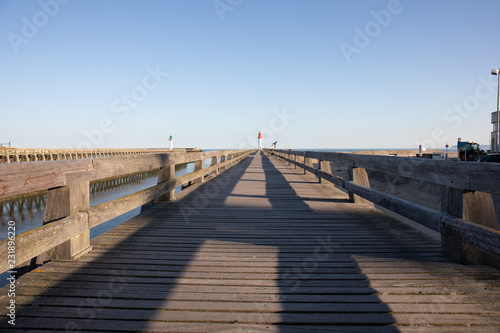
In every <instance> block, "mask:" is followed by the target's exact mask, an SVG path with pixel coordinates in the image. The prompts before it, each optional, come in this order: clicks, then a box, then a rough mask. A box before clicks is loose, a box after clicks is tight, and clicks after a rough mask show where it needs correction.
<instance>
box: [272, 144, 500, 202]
mask: <svg viewBox="0 0 500 333" xmlns="http://www.w3.org/2000/svg"><path fill="white" fill-rule="evenodd" d="M277 152H280V151H279V150H277ZM287 152H288V153H290V154H292V153H293V154H297V155H302V154H305V155H306V157H308V158H317V159H321V160H324V161H331V162H335V163H353V165H354V167H359V168H365V169H368V170H374V171H380V172H390V173H393V174H396V175H399V176H403V177H407V178H413V179H418V180H423V181H426V182H430V183H434V184H438V185H445V186H451V187H455V188H461V189H464V190H471V191H481V192H487V193H499V189H500V165H496V164H492V163H463V162H454V161H434V160H432V159H419V158H406V157H405V158H403V157H396V156H372V155H360V154H347V153H334V152H312V151H307V152H295V151H287Z"/></svg>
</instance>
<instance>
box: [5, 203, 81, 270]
mask: <svg viewBox="0 0 500 333" xmlns="http://www.w3.org/2000/svg"><path fill="white" fill-rule="evenodd" d="M88 229H89V225H88V215H87V213H86V212H84V213H76V214H73V215H71V216H68V217H66V218H64V219H62V220H59V221H57V222H54V223H49V224H46V225H43V226H41V227H39V228H36V229H34V230H31V231H29V232H26V233H24V234H22V235H18V236H16V262H17V263H22V262H26V261H28V260H30V259H31V258H34V257H36V256H38V255H40V254H42V253H44V252H47V251H49V250H50V249H52V248H54V247H55V246H58V245H60V244H62V243H64V242H66V241H68V240H70V239H71V238H73V237H76V236H78V235H80V234H81V233H83V232H86V231H87V230H88ZM7 249H8V239H7V240H4V241H2V242H0V256H1V257H2V258H7ZM8 269H9V267H8V264H7V260H1V261H0V271H2V272H5V271H7V270H8Z"/></svg>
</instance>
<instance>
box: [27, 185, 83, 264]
mask: <svg viewBox="0 0 500 333" xmlns="http://www.w3.org/2000/svg"><path fill="white" fill-rule="evenodd" d="M89 192H90V191H89V182H88V181H86V182H81V183H75V184H71V185H68V186H63V187H56V188H52V189H49V191H48V192H47V202H46V204H45V212H44V217H43V224H47V223H51V222H53V221H56V220H59V219H61V218H64V217H67V216H69V215H71V214H74V213H77V212H83V211H87V210H88V209H89V207H90V194H89ZM54 237H57V235H54ZM91 249H92V247H91V246H90V229H87V230H86V231H84V232H82V233H81V234H79V235H78V236H76V237H73V238H72V239H70V240H69V241H66V242H64V243H63V244H61V245H58V246H56V247H55V248H53V249H52V250H50V251H47V252H45V253H44V254H42V255H41V256H38V257H37V264H42V263H43V262H45V261H47V260H53V259H62V260H74V259H76V258H78V257H80V256H82V255H83V254H85V253H87V252H89V251H90V250H91Z"/></svg>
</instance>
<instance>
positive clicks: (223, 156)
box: [219, 155, 226, 171]
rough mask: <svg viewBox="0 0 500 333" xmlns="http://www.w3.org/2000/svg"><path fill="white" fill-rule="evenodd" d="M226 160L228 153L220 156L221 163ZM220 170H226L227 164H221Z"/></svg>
mask: <svg viewBox="0 0 500 333" xmlns="http://www.w3.org/2000/svg"><path fill="white" fill-rule="evenodd" d="M225 161H226V155H221V157H220V163H221V164H222V163H224V162H225ZM220 170H226V166H225V165H223V166H221V167H220V168H219V171H220Z"/></svg>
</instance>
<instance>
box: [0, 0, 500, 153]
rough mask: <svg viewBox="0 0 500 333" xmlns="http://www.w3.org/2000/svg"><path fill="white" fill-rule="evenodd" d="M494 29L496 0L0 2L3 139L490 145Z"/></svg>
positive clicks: (76, 143)
mask: <svg viewBox="0 0 500 333" xmlns="http://www.w3.org/2000/svg"><path fill="white" fill-rule="evenodd" d="M499 26H500V1H498V0H480V1H472V0H470V1H465V0H441V1H435V0H420V1H418V0H413V1H410V0H400V1H397V0H390V1H388V0H387V1H375V0H369V1H353V0H342V1H341V0H316V1H311V0H274V1H267V0H220V1H213V0H176V1H173V0H164V1H160V0H157V1H152V0H151V1H130V0H129V1H118V0H116V1H111V0H108V1H106V0H87V1H78V0H72V1H67V0H64V1H63V0H59V1H57V0H40V1H28V0H26V1H14V0H3V1H2V0H0V30H1V33H0V36H1V37H0V62H1V67H0V87H1V90H2V93H1V96H2V98H1V99H0V110H1V117H0V142H7V141H9V140H12V143H13V145H14V146H17V147H23V148H28V147H41V148H56V147H63V148H64V147H96V148H106V147H113V148H115V147H123V148H125V147H167V146H168V137H169V136H170V135H173V137H174V140H175V146H176V147H200V148H238V147H239V146H240V147H250V146H252V145H253V146H255V145H256V138H257V133H258V131H259V130H263V131H264V145H265V146H269V145H270V144H271V143H272V142H273V141H276V140H277V141H278V147H281V148H406V147H417V146H418V144H419V143H423V144H424V146H427V147H431V146H432V145H435V146H437V147H444V145H445V144H446V143H449V144H450V145H453V144H455V143H456V139H457V138H458V137H462V139H464V140H474V141H476V142H479V143H482V144H488V143H489V137H490V132H491V130H492V125H491V123H490V113H491V112H492V111H494V110H496V95H497V92H496V89H497V83H496V77H494V76H492V75H491V74H490V72H491V69H492V68H495V67H496V68H499V67H500V43H499V41H498V36H499ZM487 82H490V83H487Z"/></svg>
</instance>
